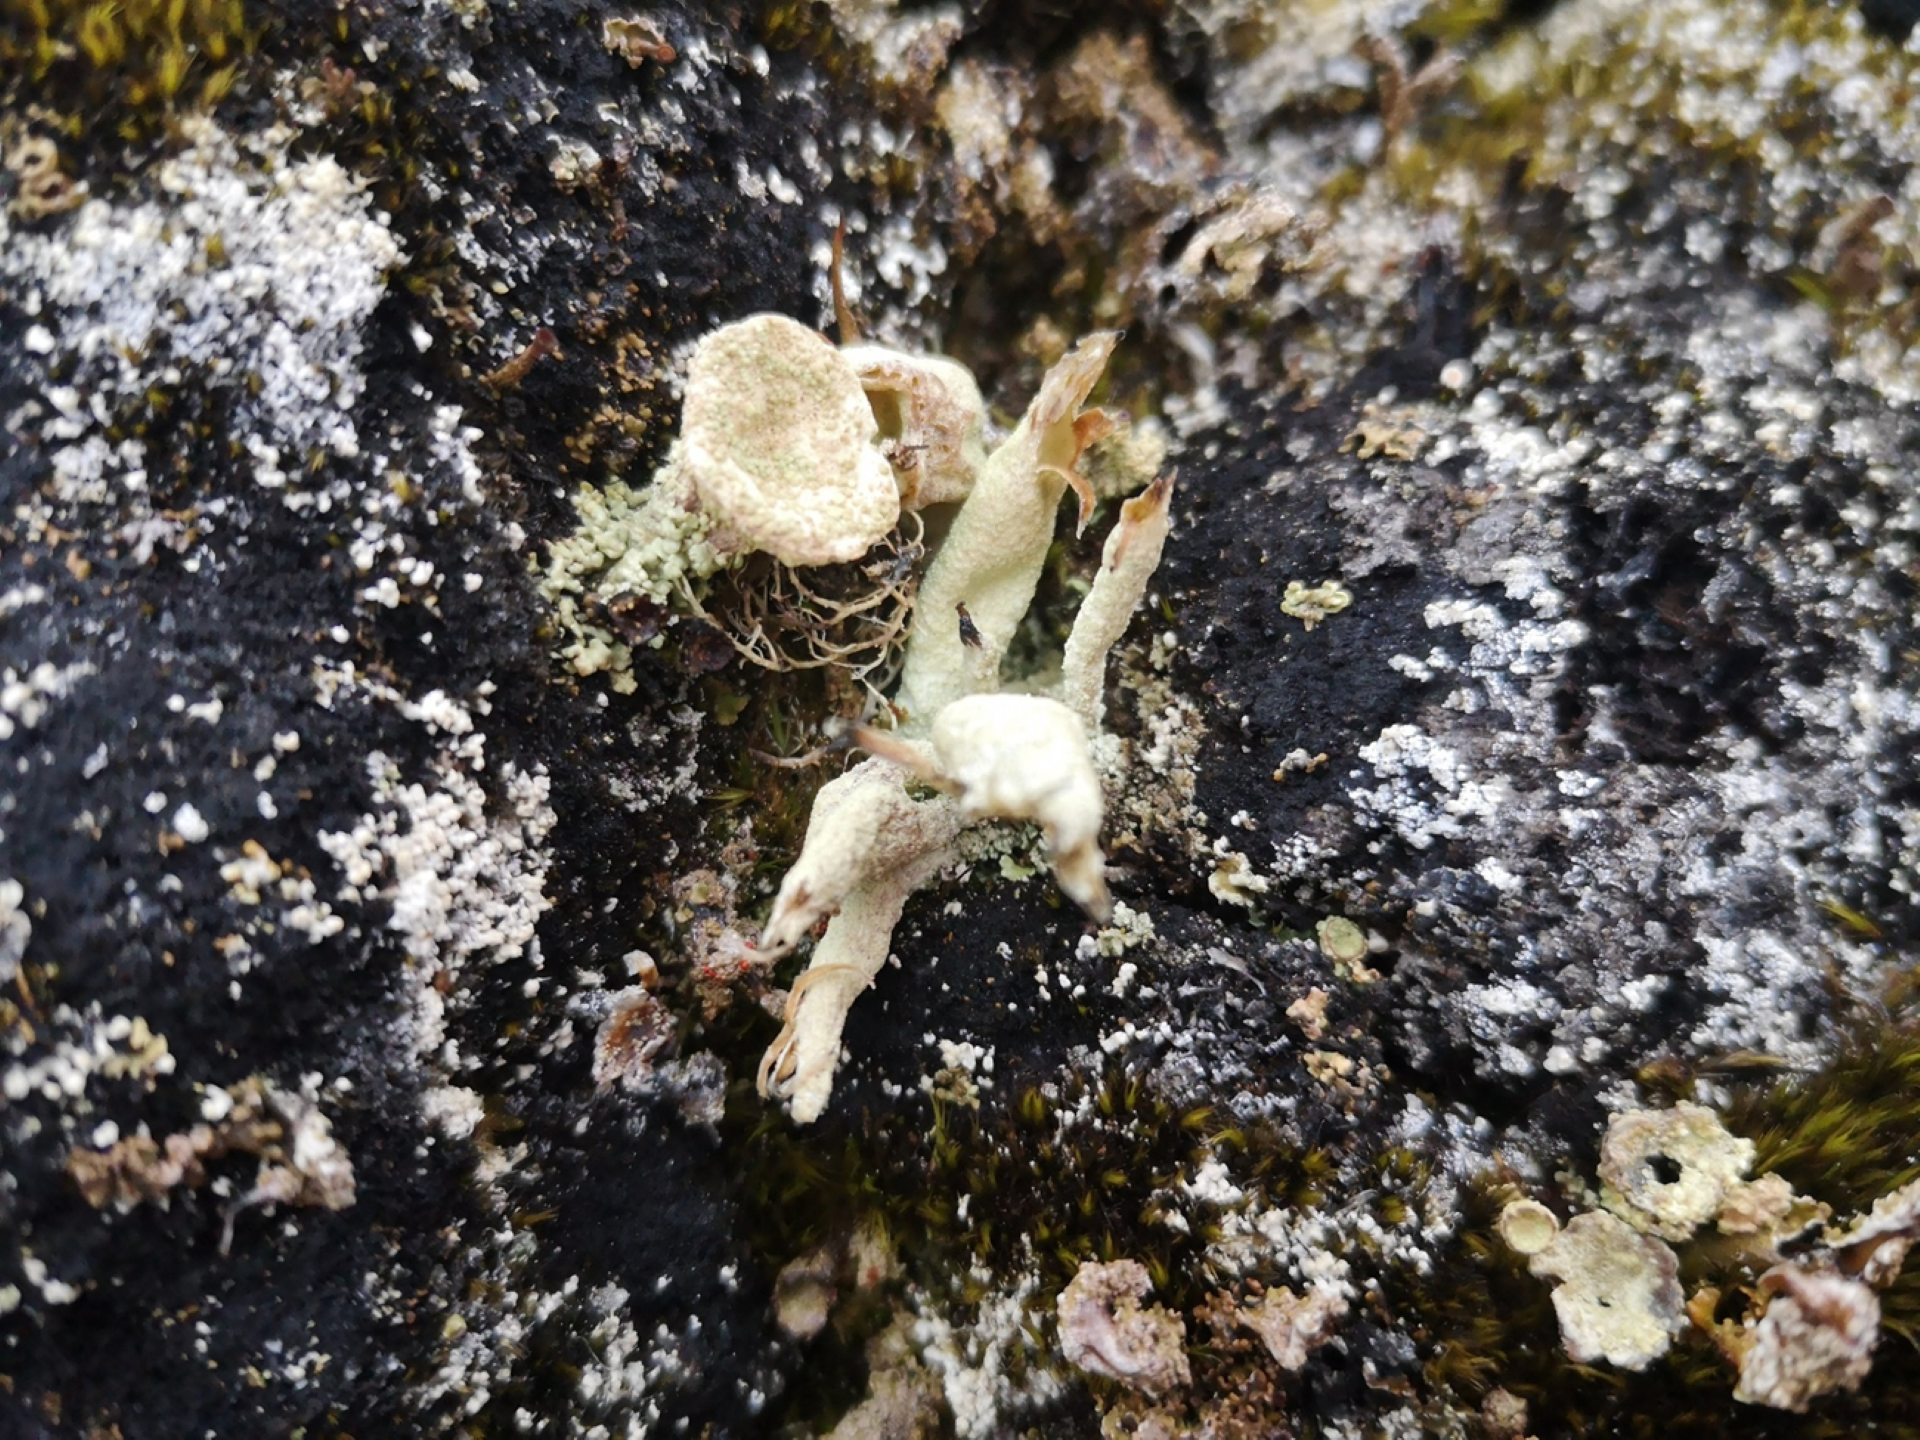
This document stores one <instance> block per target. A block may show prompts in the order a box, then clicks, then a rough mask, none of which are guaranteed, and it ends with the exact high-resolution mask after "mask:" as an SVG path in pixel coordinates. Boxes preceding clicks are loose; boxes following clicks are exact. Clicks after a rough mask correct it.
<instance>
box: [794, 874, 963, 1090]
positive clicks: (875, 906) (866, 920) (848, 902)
mask: <svg viewBox="0 0 1920 1440" xmlns="http://www.w3.org/2000/svg"><path fill="white" fill-rule="evenodd" d="M945 858H946V855H945V850H944V847H943V848H942V849H941V850H939V851H934V852H930V853H928V854H925V855H922V856H920V857H919V858H918V859H917V860H915V861H914V862H912V863H910V864H904V865H902V866H900V868H898V869H896V870H891V871H888V872H886V873H884V874H880V875H877V876H875V877H873V879H871V880H870V881H868V882H867V883H866V884H864V885H861V886H859V887H857V888H856V889H854V890H853V891H852V893H850V894H849V895H847V897H846V899H845V901H844V902H843V903H842V905H841V907H840V913H839V914H838V915H836V916H834V917H833V920H832V921H831V922H830V923H829V924H828V926H827V933H826V934H825V935H823V936H821V938H820V943H819V945H818V946H816V947H815V948H814V952H813V961H812V963H811V964H810V965H809V966H808V967H807V969H806V971H805V972H804V973H803V974H802V975H801V976H800V978H799V980H797V981H796V982H795V984H794V988H793V995H792V998H791V1000H790V1002H789V1005H788V1011H787V1023H786V1027H785V1028H784V1029H783V1030H781V1032H780V1034H779V1036H778V1037H777V1038H776V1039H775V1040H774V1042H773V1044H772V1045H770V1046H769V1047H768V1048H767V1053H766V1055H765V1057H764V1058H763V1059H762V1060H761V1062H760V1075H759V1086H760V1093H761V1094H762V1095H770V1096H773V1097H775V1098H777V1099H782V1100H785V1101H786V1102H787V1109H788V1111H789V1113H791V1114H792V1116H793V1118H794V1119H795V1120H796V1121H797V1122H799V1123H800V1124H803V1125H804V1124H808V1123H810V1122H811V1121H814V1120H817V1119H818V1118H819V1117H820V1112H821V1111H822V1110H824V1109H825V1108H826V1104H827V1099H828V1097H829V1096H830V1095H831V1094H832V1093H833V1072H834V1071H835V1069H837V1068H838V1067H839V1064H840V1034H841V1031H842V1030H844V1029H845V1028H846V1024H847V1011H848V1010H850V1009H851V1008H852V1007H853V1002H854V1001H855V1000H857V999H858V998H859V997H860V992H861V991H863V990H865V989H866V988H867V987H868V986H869V985H871V984H872V983H873V979H874V977H875V976H876V975H878V974H879V973H880V969H881V967H882V966H884V965H885V964H886V963H887V954H888V951H889V949H890V947H891V943H892V939H893V927H894V926H895V925H897V924H899V923H900V912H901V911H902V910H903V909H905V908H906V903H907V897H908V896H909V895H911V894H913V892H914V891H915V890H917V889H919V888H920V886H921V885H922V884H923V883H924V882H925V881H926V880H927V879H929V878H930V877H931V876H932V874H933V872H934V871H935V870H937V869H938V868H939V867H940V864H941V862H942V860H944V859H945Z"/></svg>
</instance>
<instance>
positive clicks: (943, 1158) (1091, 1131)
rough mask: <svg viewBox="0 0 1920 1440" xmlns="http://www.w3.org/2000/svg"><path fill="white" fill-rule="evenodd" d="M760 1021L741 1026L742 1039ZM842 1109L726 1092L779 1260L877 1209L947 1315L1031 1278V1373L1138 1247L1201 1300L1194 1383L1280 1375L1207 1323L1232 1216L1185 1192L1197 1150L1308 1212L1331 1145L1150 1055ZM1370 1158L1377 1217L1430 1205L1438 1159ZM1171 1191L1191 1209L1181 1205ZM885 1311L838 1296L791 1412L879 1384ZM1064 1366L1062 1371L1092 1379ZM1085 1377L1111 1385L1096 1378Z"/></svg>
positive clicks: (1163, 1286)
mask: <svg viewBox="0 0 1920 1440" xmlns="http://www.w3.org/2000/svg"><path fill="white" fill-rule="evenodd" d="M742 1008H744V1007H742ZM758 1033H759V1032H758V1030H755V1031H754V1033H752V1034H743V1035H741V1036H740V1037H738V1038H739V1042H740V1044H741V1046H742V1048H743V1049H744V1048H747V1047H748V1046H749V1044H750V1042H751V1041H752V1040H753V1039H754V1038H755V1036H756V1035H757V1034H758ZM832 1123H833V1117H831V1116H829V1117H828V1118H827V1119H826V1120H825V1121H823V1122H822V1124H821V1125H820V1126H818V1127H815V1128H811V1129H808V1130H806V1131H800V1130H796V1129H795V1128H794V1127H793V1126H792V1125H790V1124H789V1123H788V1122H787V1121H786V1119H785V1118H784V1117H783V1116H780V1115H778V1114H776V1113H773V1112H771V1111H769V1110H767V1109H766V1108H765V1107H763V1106H762V1105H761V1104H760V1102H758V1101H757V1100H755V1099H754V1098H753V1096H752V1094H751V1092H750V1089H749V1088H748V1087H745V1086H741V1087H738V1090H737V1092H736V1095H735V1097H734V1099H733V1103H731V1104H730V1106H729V1112H728V1118H727V1122H726V1128H727V1129H728V1130H729V1131H730V1132H731V1133H730V1134H729V1135H728V1137H727V1146H728V1150H729V1153H731V1154H734V1155H736V1156H738V1157H739V1163H740V1164H741V1166H742V1169H743V1174H744V1176H745V1181H744V1201H745V1208H746V1214H747V1217H748V1219H747V1225H748V1233H749V1237H750V1240H751V1243H752V1245H753V1248H754V1250H755V1252H756V1253H757V1254H758V1255H760V1256H761V1257H762V1259H763V1262H764V1264H765V1266H766V1268H767V1271H768V1273H769V1274H772V1273H774V1272H777V1271H778V1269H779V1268H780V1266H782V1265H783V1264H785V1263H786V1262H787V1261H789V1260H791V1259H793V1258H794V1257H796V1256H800V1255H803V1254H806V1253H807V1252H808V1251H810V1250H812V1249H813V1248H814V1247H816V1246H818V1245H820V1244H822V1243H825V1242H831V1241H832V1240H833V1239H834V1238H835V1237H840V1236H846V1235H848V1234H851V1233H853V1231H854V1230H855V1229H856V1228H859V1227H876V1226H877V1227H880V1228H882V1229H884V1231H885V1232H886V1233H887V1234H889V1235H890V1236H891V1237H893V1239H894V1240H895V1242H896V1243H897V1246H898V1253H899V1255H900V1257H901V1258H902V1261H903V1262H904V1266H905V1279H906V1280H907V1282H908V1283H909V1284H911V1285H913V1286H915V1287H918V1288H919V1289H920V1290H921V1291H922V1292H924V1293H925V1294H927V1295H929V1296H931V1297H933V1300H934V1303H935V1304H937V1305H939V1306H941V1307H942V1308H945V1309H946V1310H948V1312H949V1313H959V1314H964V1313H966V1312H967V1310H968V1309H969V1307H972V1306H974V1305H977V1304H980V1303H981V1302H984V1301H986V1300H988V1299H989V1298H991V1297H992V1296H993V1295H995V1294H999V1293H1002V1292H1003V1291H1004V1289H1005V1287H1007V1286H1009V1285H1011V1284H1013V1283H1014V1282H1015V1281H1017V1280H1019V1279H1020V1278H1021V1277H1034V1278H1035V1279H1037V1284H1035V1285H1034V1286H1033V1288H1032V1290H1031V1292H1030V1293H1031V1299H1030V1300H1029V1302H1028V1306H1029V1312H1028V1319H1027V1330H1028V1333H1029V1336H1030V1338H1031V1339H1033V1340H1034V1342H1035V1345H1034V1348H1033V1349H1032V1350H1028V1351H1022V1349H1021V1347H1019V1346H1010V1347H1008V1350H1007V1352H1006V1353H1005V1354H1004V1356H1003V1361H1004V1363H1005V1365H1006V1370H1007V1374H1008V1376H1009V1378H1010V1379H1011V1380H1012V1381H1013V1383H1014V1384H1015V1385H1016V1386H1021V1385H1023V1384H1024V1382H1025V1379H1026V1376H1025V1374H1024V1373H1023V1372H1024V1369H1025V1367H1026V1366H1029V1365H1031V1364H1034V1363H1037V1362H1036V1360H1035V1359H1034V1357H1035V1356H1037V1355H1040V1354H1049V1355H1050V1354H1052V1352H1053V1344H1052V1341H1051V1339H1050V1338H1043V1337H1047V1336H1048V1334H1049V1332H1050V1328H1051V1320H1050V1317H1051V1314H1052V1307H1053V1300H1054V1297H1055V1296H1056V1295H1057V1294H1058V1293H1059V1292H1060V1290H1061V1289H1062V1288H1064V1287H1065V1285H1066V1284H1067V1282H1068V1281H1069V1280H1071V1279H1072V1278H1073V1276H1074V1275H1075V1273H1076V1272H1077V1271H1078V1269H1079V1267H1080V1265H1081V1263H1082V1262H1083V1261H1088V1260H1098V1261H1111V1260H1120V1259H1128V1260H1136V1261H1138V1262H1140V1263H1141V1264H1142V1265H1144V1266H1145V1267H1146V1269H1147V1272H1148V1274H1149V1276H1150V1277H1151V1279H1152V1280H1153V1284H1154V1293H1153V1297H1152V1300H1153V1303H1154V1304H1156V1305H1164V1306H1166V1307H1167V1308H1168V1309H1170V1310H1173V1311H1176V1312H1179V1313H1182V1314H1184V1315H1185V1316H1186V1317H1187V1334H1188V1345H1189V1358H1190V1360H1191V1363H1192V1366H1193V1371H1194V1381H1195V1384H1194V1389H1193V1392H1192V1393H1193V1394H1195V1395H1198V1396H1207V1395H1215V1396H1224V1395H1235V1394H1242V1393H1252V1392H1254V1391H1259V1392H1260V1393H1266V1392H1267V1391H1268V1390H1270V1389H1271V1388H1272V1382H1273V1377H1272V1376H1271V1375H1270V1374H1268V1373H1267V1372H1269V1371H1271V1370H1272V1366H1271V1364H1270V1362H1269V1360H1268V1358H1267V1357H1266V1356H1265V1353H1264V1351H1263V1350H1262V1349H1261V1348H1260V1347H1259V1345H1258V1344H1257V1343H1254V1344H1237V1343H1229V1344H1222V1343H1220V1342H1219V1339H1218V1338H1217V1337H1216V1339H1215V1340H1213V1341H1209V1339H1208V1335H1209V1329H1208V1326H1207V1324H1204V1323H1201V1321H1202V1320H1203V1319H1204V1317H1205V1316H1206V1315H1208V1314H1209V1313H1210V1311H1211V1310H1213V1309H1214V1308H1217V1302H1218V1301H1219V1300H1220V1298H1221V1297H1220V1296H1219V1295H1218V1294H1217V1293H1216V1292H1217V1291H1218V1290H1219V1288H1220V1286H1221V1284H1222V1283H1223V1282H1222V1280H1221V1279H1220V1278H1219V1277H1217V1276H1213V1275H1210V1274H1209V1273H1208V1268H1207V1266H1206V1265H1205V1263H1204V1260H1203V1257H1204V1254H1205V1251H1206V1249H1207V1247H1208V1246H1209V1245H1210V1244H1212V1243H1213V1242H1215V1241H1218V1240H1220V1239H1221V1238H1222V1232H1221V1227H1220V1226H1219V1225H1218V1224H1216V1223H1214V1218H1215V1217H1213V1216H1212V1215H1211V1214H1210V1213H1208V1214H1203V1213H1202V1212H1201V1211H1199V1210H1195V1209H1193V1207H1189V1206H1185V1205H1184V1204H1182V1205H1176V1204H1175V1202H1176V1200H1177V1198H1178V1196H1179V1193H1180V1192H1179V1187H1180V1186H1181V1185H1182V1183H1183V1182H1187V1181H1191V1180H1192V1179H1193V1178H1194V1176H1195V1174H1196V1173H1197V1172H1198V1170H1199V1169H1200V1167H1201V1166H1202V1165H1204V1164H1206V1163H1207V1162H1209V1161H1221V1162H1224V1163H1225V1164H1226V1165H1227V1167H1228V1169H1229V1171H1230V1173H1231V1174H1232V1177H1233V1183H1234V1184H1235V1185H1236V1186H1238V1187H1240V1188H1241V1189H1242V1190H1244V1191H1245V1192H1247V1194H1248V1195H1249V1196H1251V1197H1254V1198H1256V1199H1257V1200H1258V1201H1260V1202H1263V1203H1265V1204H1266V1205H1269V1206H1272V1207H1287V1208H1291V1209H1295V1210H1299V1211H1312V1210H1314V1209H1316V1208H1318V1207H1319V1206H1320V1205H1321V1204H1322V1203H1323V1202H1324V1200H1325V1197H1326V1194H1327V1191H1328V1190H1329V1188H1330V1187H1331V1186H1332V1185H1333V1183H1334V1181H1335V1179H1336V1176H1337V1174H1338V1173H1339V1172H1340V1171H1341V1170H1342V1169H1343V1164H1342V1160H1341V1157H1340V1155H1339V1154H1338V1153H1337V1151H1336V1150H1335V1149H1334V1148H1331V1147H1323V1146H1317V1145H1315V1146H1306V1145H1301V1144H1298V1143H1294V1142H1290V1141H1289V1140H1288V1139H1287V1137H1286V1136H1285V1135H1283V1134H1282V1133H1281V1132H1280V1131H1279V1130H1278V1129H1276V1128H1271V1127H1265V1126H1261V1127H1245V1128H1242V1127H1236V1126H1234V1125H1232V1124H1231V1123H1229V1122H1225V1121H1223V1120H1222V1119H1221V1117H1220V1116H1219V1115H1218V1114H1217V1113H1216V1112H1214V1111H1213V1110H1212V1109H1211V1108H1208V1107H1195V1108H1187V1109H1182V1108H1179V1107H1177V1106H1175V1105H1174V1104H1172V1103H1170V1102H1169V1101H1168V1100H1166V1099H1165V1098H1163V1097H1162V1096H1160V1095H1159V1094H1158V1093H1157V1092H1156V1090H1155V1087H1154V1086H1153V1085H1152V1083H1151V1081H1150V1079H1149V1077H1148V1076H1147V1075H1146V1074H1145V1073H1144V1072H1142V1071H1140V1070H1138V1069H1133V1068H1129V1067H1123V1066H1119V1065H1114V1066H1110V1067H1109V1068H1108V1069H1107V1070H1106V1071H1105V1072H1104V1073H1102V1074H1100V1075H1097V1076H1089V1077H1085V1078H1081V1077H1075V1078H1072V1079H1069V1080H1067V1081H1066V1082H1064V1083H1062V1084H1060V1085H1058V1086H1053V1085H1050V1086H1048V1087H1046V1088H1044V1089H1042V1088H1036V1087H1028V1088H1025V1089H1023V1090H1021V1091H1019V1092H1018V1093H1017V1094H1014V1095H1008V1096H1005V1097H1004V1098H1002V1097H999V1096H997V1095H996V1094H995V1093H994V1092H989V1093H988V1094H987V1095H986V1096H985V1097H983V1103H982V1104H981V1105H980V1107H979V1108H978V1109H977V1110H975V1109H972V1108H967V1107H963V1106H959V1105H953V1104H947V1103H943V1102H941V1101H939V1100H937V1099H936V1100H935V1101H934V1102H933V1103H932V1121H931V1124H930V1125H929V1126H925V1127H917V1126H914V1125H903V1124H901V1123H899V1117H898V1116H876V1115H873V1114H863V1115H861V1116H860V1117H859V1118H858V1119H857V1120H856V1121H855V1122H854V1123H852V1124H851V1125H849V1126H847V1127H845V1128H841V1129H838V1130H832V1129H829V1128H828V1127H829V1126H830V1125H832ZM1371 1168H1372V1171H1373V1173H1375V1174H1376V1175H1377V1176H1378V1186H1379V1191H1380V1194H1381V1195H1382V1196H1383V1197H1384V1198H1383V1201H1382V1203H1381V1204H1380V1205H1379V1206H1378V1207H1377V1208H1378V1215H1377V1218H1378V1219H1379V1220H1380V1221H1381V1222H1382V1223H1384V1224H1387V1225H1392V1224H1397V1223H1400V1221H1401V1220H1403V1219H1405V1218H1406V1216H1407V1205H1408V1202H1409V1200H1410V1199H1412V1200H1414V1201H1415V1202H1416V1203H1417V1192H1418V1190H1419V1189H1420V1187H1421V1186H1422V1185H1423V1184H1424V1180H1425V1170H1424V1167H1423V1166H1422V1164H1421V1162H1420V1161H1419V1160H1418V1159H1417V1158H1415V1157H1414V1156H1413V1155H1412V1154H1411V1153H1410V1152H1406V1151H1404V1150H1397V1151H1392V1152H1389V1153H1387V1154H1384V1155H1382V1156H1379V1157H1377V1158H1376V1159H1375V1160H1374V1161H1372V1162H1371ZM1176 1208H1178V1209H1181V1210H1182V1211H1183V1212H1184V1213H1183V1214H1180V1215H1176V1214H1173V1213H1172V1212H1173V1210H1175V1209H1176ZM1264 1278H1266V1279H1268V1280H1269V1281H1270V1282H1271V1283H1278V1282H1279V1279H1280V1278H1281V1277H1279V1276H1269V1277H1264ZM1228 1308H1229V1309H1230V1308H1231V1307H1230V1306H1229V1307H1228ZM890 1316H891V1308H890V1301H888V1302H885V1303H883V1302H881V1301H878V1300H875V1299H874V1298H872V1297H869V1298H868V1299H867V1300H865V1301H860V1300H855V1301H854V1302H853V1303H851V1304H848V1303H845V1302H843V1304H842V1306H841V1307H840V1308H838V1309H836V1310H835V1312H834V1314H833V1317H832V1321H831V1323H830V1325H829V1328H828V1329H827V1330H826V1331H825V1332H824V1333H823V1334H822V1335H821V1336H820V1337H818V1338H817V1339H816V1340H815V1341H814V1342H812V1344H813V1347H814V1348H813V1350H812V1351H811V1352H810V1354H809V1363H808V1365H807V1367H806V1368H805V1370H804V1371H803V1372H802V1374H801V1377H800V1379H799V1381H798V1382H797V1386H796V1389H795V1390H794V1391H793V1392H792V1393H791V1394H790V1395H789V1396H788V1397H787V1399H786V1402H785V1407H784V1410H783V1413H782V1416H781V1418H782V1420H783V1421H785V1422H788V1423H796V1422H804V1423H806V1424H809V1425H814V1426H824V1425H825V1424H827V1423H830V1422H831V1420H832V1419H833V1417H835V1416H836V1415H838V1414H839V1413H841V1412H843V1411H844V1410H845V1409H846V1408H847V1407H848V1406H850V1405H852V1404H853V1403H855V1402H857V1401H858V1400H859V1399H860V1398H861V1397H862V1395H863V1394H864V1393H865V1388H866V1367H865V1362H864V1360H863V1358H862V1353H863V1347H864V1344H865V1341H866V1340H867V1338H868V1337H869V1336H870V1335H872V1334H873V1333H875V1332H876V1331H877V1330H879V1329H880V1328H882V1327H884V1325H885V1324H886V1323H887V1322H888V1320H889V1319H890ZM1062 1368H1063V1373H1062V1375H1061V1376H1060V1378H1062V1379H1066V1380H1069V1381H1070V1382H1071V1381H1073V1380H1075V1379H1077V1378H1083V1377H1077V1376H1076V1375H1071V1374H1067V1373H1065V1371H1064V1365H1063V1367H1062ZM1091 1386H1092V1388H1094V1389H1096V1390H1099V1389H1100V1388H1101V1382H1091ZM1109 1398H1110V1399H1118V1398H1121V1392H1119V1391H1118V1390H1115V1391H1113V1392H1112V1395H1111V1396H1109ZM1068 1403H1073V1402H1071V1401H1070V1402H1068ZM1170 1403H1171V1402H1170ZM808 1433H816V1432H814V1431H809V1432H808Z"/></svg>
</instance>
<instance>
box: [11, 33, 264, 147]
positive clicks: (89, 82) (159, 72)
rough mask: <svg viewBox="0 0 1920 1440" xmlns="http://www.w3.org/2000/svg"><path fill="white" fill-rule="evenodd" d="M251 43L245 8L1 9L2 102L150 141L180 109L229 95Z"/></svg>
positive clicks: (77, 130) (255, 36)
mask: <svg viewBox="0 0 1920 1440" xmlns="http://www.w3.org/2000/svg"><path fill="white" fill-rule="evenodd" d="M259 38H260V27H259V25H258V24H257V23H253V22H250V21H249V18H248V15H247V7H246V5H245V3H244V0H0V74H5V75H7V76H8V77H9V80H8V82H7V84H6V94H5V100H6V102H7V103H8V104H9V105H10V106H11V105H17V104H21V103H24V102H27V101H37V102H39V103H40V104H42V105H44V106H45V107H46V108H47V109H49V110H51V111H52V112H54V113H55V114H58V115H62V116H66V117H68V118H67V122H66V123H67V127H68V128H69V130H70V132H71V133H72V135H73V136H75V137H79V136H81V135H83V134H86V133H87V132H88V131H89V130H91V129H93V128H94V127H96V126H100V125H108V126H111V127H112V129H113V130H114V131H115V132H116V133H118V134H119V135H120V136H121V137H122V138H123V139H126V140H130V141H138V140H145V139H149V138H151V137H152V136H153V135H154V134H155V133H157V131H158V129H159V128H160V127H161V126H162V124H163V123H164V120H165V118H166V116H167V115H169V114H170V113H171V112H172V111H173V109H174V108H176V107H178V106H181V105H200V106H212V105H215V104H217V103H219V101H220V100H221V99H223V98H224V97H225V96H226V95H227V94H228V92H229V91H231V90H232V88H233V86H234V83H235V82H236V80H238V78H239V76H240V73H241V68H242V66H243V65H244V63H245V62H246V60H247V59H248V57H250V56H251V55H252V54H253V52H254V49H255V47H256V45H257V44H258V41H259Z"/></svg>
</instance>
